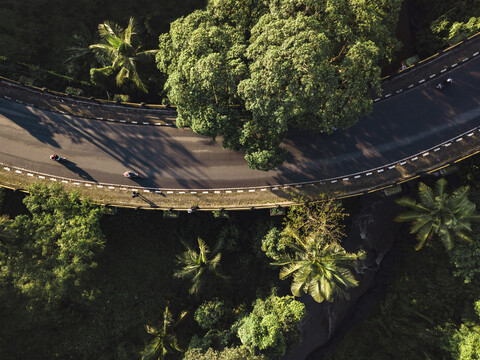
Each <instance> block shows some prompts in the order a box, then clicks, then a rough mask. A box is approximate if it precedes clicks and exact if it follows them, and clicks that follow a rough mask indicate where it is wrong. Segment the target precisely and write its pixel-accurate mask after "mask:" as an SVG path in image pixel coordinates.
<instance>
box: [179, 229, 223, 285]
mask: <svg viewBox="0 0 480 360" xmlns="http://www.w3.org/2000/svg"><path fill="white" fill-rule="evenodd" d="M198 248H199V252H196V251H195V250H193V249H191V248H190V247H188V246H187V251H185V252H184V253H182V254H181V255H179V256H178V257H177V262H178V264H179V265H181V266H182V268H181V269H180V270H177V271H176V272H175V273H174V274H173V276H175V277H177V278H190V279H191V281H192V287H191V288H190V294H198V293H199V291H200V288H201V287H202V284H203V281H204V278H205V274H206V273H209V272H210V273H214V274H215V275H217V276H220V277H224V276H223V275H221V274H220V273H219V272H218V271H217V268H218V266H219V265H220V259H221V258H222V254H220V253H217V254H216V255H215V256H214V257H213V258H212V259H210V258H209V257H208V254H209V253H210V249H209V247H208V246H207V244H205V242H204V241H203V240H202V239H201V238H198ZM215 252H216V251H215Z"/></svg>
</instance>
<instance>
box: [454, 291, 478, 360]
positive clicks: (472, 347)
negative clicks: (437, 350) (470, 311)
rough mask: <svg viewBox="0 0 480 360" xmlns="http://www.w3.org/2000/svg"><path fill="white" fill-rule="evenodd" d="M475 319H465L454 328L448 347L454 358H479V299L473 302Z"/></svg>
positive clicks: (469, 359) (471, 359) (470, 359)
mask: <svg viewBox="0 0 480 360" xmlns="http://www.w3.org/2000/svg"><path fill="white" fill-rule="evenodd" d="M475 313H476V315H477V316H476V319H475V320H471V321H467V322H466V323H464V324H462V325H460V328H459V329H458V330H455V331H454V332H453V334H452V336H451V338H450V342H449V345H450V346H449V349H448V350H450V352H451V353H452V356H453V358H454V359H455V360H475V359H480V300H478V301H477V302H475Z"/></svg>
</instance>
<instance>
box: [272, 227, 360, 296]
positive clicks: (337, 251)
mask: <svg viewBox="0 0 480 360" xmlns="http://www.w3.org/2000/svg"><path fill="white" fill-rule="evenodd" d="M284 233H285V234H286V235H287V236H290V237H291V238H292V239H293V240H294V241H293V242H292V243H289V244H288V246H289V247H290V248H291V249H292V250H293V251H294V252H295V255H294V256H291V255H288V254H287V255H286V256H284V257H283V258H281V259H279V261H277V262H275V263H272V265H279V266H283V268H282V269H281V270H280V279H282V280H283V279H286V278H288V277H290V276H293V280H292V285H291V291H292V294H293V295H294V296H301V295H302V293H306V294H307V293H308V294H310V295H311V296H312V297H313V299H314V300H315V301H317V302H322V301H324V300H326V301H330V302H332V301H333V299H334V298H335V296H339V297H341V298H345V299H348V298H349V294H348V291H347V289H349V288H352V287H355V286H357V285H358V281H357V280H356V279H355V277H354V275H353V273H352V272H351V270H350V269H349V267H353V266H355V265H356V263H357V259H364V258H365V253H364V252H363V251H359V252H358V253H356V254H355V253H347V252H346V251H345V249H344V248H342V247H341V246H340V245H339V244H338V243H331V242H330V243H327V242H325V241H324V240H323V239H322V237H321V235H320V234H319V233H313V234H310V235H307V236H305V237H303V238H302V237H300V236H299V234H298V232H297V231H296V230H292V229H291V228H288V227H287V228H286V229H285V230H284Z"/></svg>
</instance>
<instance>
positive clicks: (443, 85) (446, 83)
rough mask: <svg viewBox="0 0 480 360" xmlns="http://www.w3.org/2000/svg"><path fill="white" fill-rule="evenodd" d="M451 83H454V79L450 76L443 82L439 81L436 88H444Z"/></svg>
mask: <svg viewBox="0 0 480 360" xmlns="http://www.w3.org/2000/svg"><path fill="white" fill-rule="evenodd" d="M451 84H453V79H452V78H448V79H446V80H443V81H442V82H441V83H438V84H437V86H436V88H437V90H443V89H444V88H445V87H447V86H449V85H451Z"/></svg>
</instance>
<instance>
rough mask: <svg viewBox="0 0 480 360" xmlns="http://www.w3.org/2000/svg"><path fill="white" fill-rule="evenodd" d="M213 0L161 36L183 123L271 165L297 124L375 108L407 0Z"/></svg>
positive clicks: (348, 117)
mask: <svg viewBox="0 0 480 360" xmlns="http://www.w3.org/2000/svg"><path fill="white" fill-rule="evenodd" d="M231 3H232V1H231V0H215V1H210V2H209V5H208V7H207V8H206V10H202V11H200V10H199V11H195V12H194V13H192V14H190V15H189V16H187V17H182V18H180V19H178V20H176V21H175V22H173V23H172V24H171V28H170V32H169V33H166V34H162V35H161V36H160V51H159V53H158V54H157V65H158V68H159V69H160V70H161V71H162V72H165V73H166V74H167V75H168V80H167V82H166V89H167V92H168V97H169V100H170V101H171V102H172V103H174V104H175V105H177V110H178V124H179V125H180V126H190V127H191V128H192V130H193V131H194V132H197V133H200V134H204V135H209V136H212V137H213V138H215V137H216V136H217V135H219V134H222V135H223V136H224V140H223V145H224V147H228V148H231V149H233V150H239V149H243V150H244V151H245V154H246V155H245V158H246V159H247V161H248V163H249V166H250V167H251V168H254V169H261V170H270V169H272V168H275V167H277V166H278V165H280V164H281V163H282V162H283V159H284V156H285V154H286V152H285V150H284V149H282V148H281V146H280V144H281V143H282V141H283V139H284V137H285V135H286V133H287V131H288V129H289V128H290V127H292V126H295V127H300V128H305V129H312V130H315V131H324V132H328V133H330V132H332V131H333V129H334V128H335V127H339V128H347V127H349V126H351V125H352V124H354V123H355V122H356V121H357V120H358V118H359V117H360V116H363V115H365V114H367V113H369V112H370V111H371V106H372V90H374V91H377V92H379V91H380V67H379V65H380V64H381V63H382V62H384V61H388V60H389V59H390V56H391V53H392V50H393V49H395V47H396V45H397V42H396V40H395V39H394V36H393V34H394V30H395V25H396V20H397V16H398V12H399V10H400V5H401V0H394V1H386V0H381V1H375V2H365V1H358V0H335V1H333V0H328V1H313V0H294V1H287V0H275V1H270V2H267V1H264V0H242V1H236V2H235V6H233V5H232V4H231Z"/></svg>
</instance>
